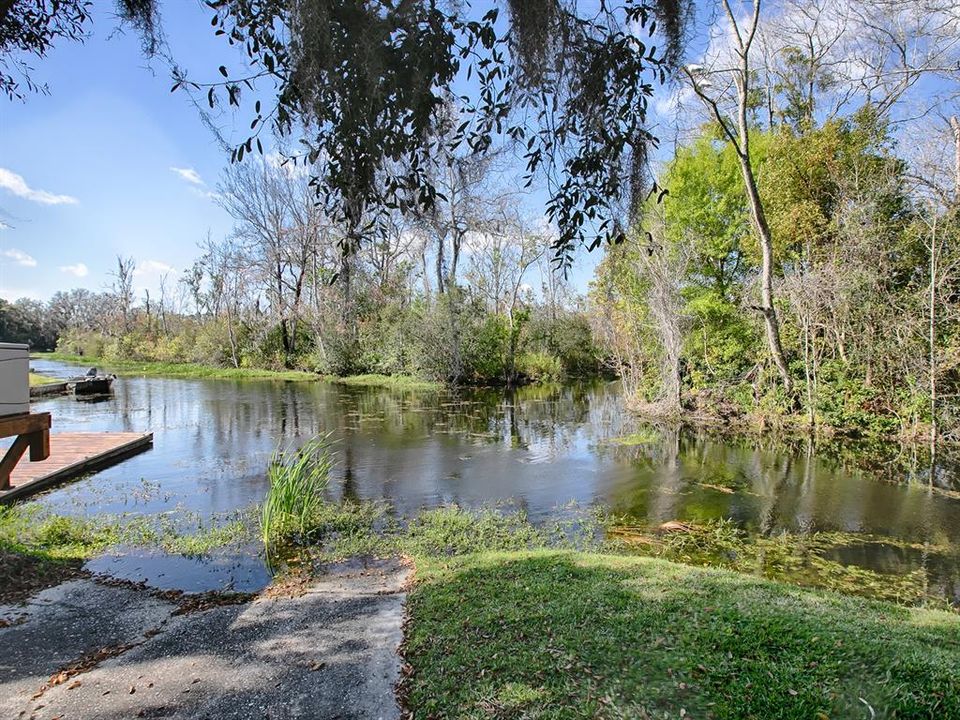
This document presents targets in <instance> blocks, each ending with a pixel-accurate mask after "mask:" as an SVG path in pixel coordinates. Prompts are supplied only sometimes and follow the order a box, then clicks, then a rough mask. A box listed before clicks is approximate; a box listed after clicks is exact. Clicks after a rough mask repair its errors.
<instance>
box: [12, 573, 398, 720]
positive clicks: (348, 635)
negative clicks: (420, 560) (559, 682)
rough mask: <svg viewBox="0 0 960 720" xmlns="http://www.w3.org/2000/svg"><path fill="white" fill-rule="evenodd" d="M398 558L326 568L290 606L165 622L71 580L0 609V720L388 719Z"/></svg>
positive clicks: (154, 604)
mask: <svg viewBox="0 0 960 720" xmlns="http://www.w3.org/2000/svg"><path fill="white" fill-rule="evenodd" d="M408 574H409V572H408V570H407V569H406V568H405V567H403V566H402V565H401V564H399V563H398V562H392V561H391V562H385V563H377V564H376V565H373V566H368V567H359V566H350V567H342V568H339V569H336V570H334V571H333V572H331V574H329V575H327V576H324V577H323V578H321V579H320V580H319V581H317V582H316V583H314V584H313V585H312V586H310V587H309V588H308V589H307V590H306V592H304V593H303V594H302V595H299V596H297V597H282V598H268V597H262V598H257V599H255V600H253V601H251V602H247V603H243V604H239V605H222V606H217V607H213V608H212V609H208V610H202V611H196V612H189V613H186V614H179V615H178V614H175V612H176V611H177V609H178V606H177V605H175V604H174V603H172V602H169V601H167V600H163V599H159V598H157V597H155V596H154V595H152V594H150V593H149V592H146V591H142V590H137V589H135V588H129V587H124V586H120V587H115V586H107V585H103V584H100V583H98V582H96V581H95V580H86V579H85V580H75V581H71V582H67V583H64V584H62V585H59V586H57V587H54V588H50V589H48V590H45V591H43V592H41V593H39V594H38V595H37V596H35V597H34V598H33V599H32V600H31V601H29V602H28V603H27V605H26V606H20V607H15V606H0V619H3V620H6V621H8V622H10V621H13V623H14V624H12V625H9V626H7V627H3V628H0V717H3V718H22V719H24V720H26V719H27V718H34V719H36V720H52V719H53V718H60V719H61V720H94V719H97V720H99V719H101V718H102V719H104V720H108V719H109V720H113V719H116V720H120V719H121V718H123V719H124V720H126V719H128V718H138V717H140V718H171V719H173V718H176V719H178V720H179V719H183V720H187V719H188V718H210V719H211V720H214V719H216V720H227V719H230V718H237V719H238V720H239V719H240V718H243V719H244V720H247V719H251V720H252V719H254V718H270V719H272V720H279V719H280V718H317V719H322V718H374V719H377V718H383V719H384V720H386V719H389V718H399V716H400V712H399V708H398V707H397V704H396V699H395V694H394V686H395V684H396V682H397V680H398V679H399V674H400V659H399V657H398V655H397V649H398V647H399V645H400V642H401V640H402V628H401V625H402V620H403V603H404V601H405V594H404V592H403V588H404V586H405V583H406V580H407V578H408Z"/></svg>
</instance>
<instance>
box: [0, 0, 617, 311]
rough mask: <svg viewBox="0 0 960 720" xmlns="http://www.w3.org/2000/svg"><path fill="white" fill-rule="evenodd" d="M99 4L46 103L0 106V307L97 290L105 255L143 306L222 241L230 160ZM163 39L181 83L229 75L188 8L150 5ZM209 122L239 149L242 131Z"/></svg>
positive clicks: (47, 77) (587, 266)
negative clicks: (223, 184) (129, 268)
mask: <svg viewBox="0 0 960 720" xmlns="http://www.w3.org/2000/svg"><path fill="white" fill-rule="evenodd" d="M111 6H112V3H107V2H103V3H96V4H95V7H96V12H95V14H94V17H93V23H92V27H91V32H90V36H89V37H88V38H87V40H86V41H85V42H84V43H83V44H80V43H70V42H60V43H58V45H57V46H56V47H55V48H54V49H53V51H52V52H51V53H50V54H49V55H48V56H47V57H46V58H44V59H43V60H39V61H35V62H33V63H32V65H33V67H34V68H35V72H34V74H33V78H34V80H35V81H38V82H39V83H46V84H47V85H48V86H49V91H50V92H49V94H47V95H44V94H31V95H28V96H27V98H26V100H25V101H23V102H21V101H9V100H6V99H5V98H0V223H2V227H0V298H3V299H5V300H14V299H17V298H21V297H27V298H31V299H38V300H47V299H49V298H50V296H51V295H53V293H55V292H56V291H58V290H65V289H70V288H75V287H84V288H88V289H91V290H103V289H105V288H106V287H108V286H109V284H110V283H111V282H112V278H111V272H112V270H113V269H114V268H115V267H116V261H117V256H123V257H125V258H127V257H132V258H133V259H134V260H135V262H136V267H137V269H136V272H135V290H136V294H137V296H138V297H139V298H142V297H143V293H144V291H145V290H149V291H150V292H151V293H153V294H155V293H157V292H158V290H159V285H160V280H161V277H162V276H163V275H164V274H166V275H167V276H168V278H169V279H168V281H167V287H170V286H171V285H172V284H173V283H174V281H175V279H176V278H178V277H179V276H180V275H181V273H182V272H183V271H184V270H185V269H186V268H188V267H189V266H190V265H191V264H192V263H193V261H194V259H196V257H197V256H198V255H199V254H200V253H199V250H198V243H199V242H201V241H203V240H204V239H205V238H206V236H207V234H208V232H209V233H210V234H211V235H212V236H213V237H222V236H224V235H226V234H228V233H229V231H230V229H231V226H232V223H231V220H230V218H229V216H228V215H227V214H226V213H225V211H223V210H222V209H221V208H219V207H218V206H217V205H216V203H215V202H214V201H213V199H212V198H211V195H212V193H213V192H214V191H215V189H216V184H217V178H218V176H219V174H220V172H221V170H222V169H223V167H224V166H225V165H227V164H228V162H229V158H228V157H227V155H226V154H225V153H224V151H223V150H222V149H221V148H220V146H219V145H218V143H217V142H216V140H215V138H214V135H213V133H212V132H211V131H210V130H209V129H207V128H206V127H205V126H204V125H203V123H202V122H201V119H200V115H199V113H198V111H197V110H196V108H195V107H194V106H193V105H192V104H191V101H190V98H189V97H188V96H187V95H186V94H185V93H183V92H181V91H178V92H175V93H171V91H170V88H171V86H172V81H171V80H170V72H169V70H168V67H167V65H166V63H165V62H164V61H163V60H160V59H157V60H153V61H148V60H147V59H146V58H145V56H144V54H143V53H142V51H141V47H140V39H139V37H138V36H137V34H136V33H135V32H134V31H133V30H127V31H126V32H123V31H119V30H118V27H119V24H118V22H117V19H116V18H115V17H114V16H113V13H112V12H110V9H111ZM162 12H163V16H162V20H163V28H164V34H165V36H166V39H167V41H168V43H169V46H170V52H171V54H172V56H173V57H174V58H175V60H176V61H177V63H178V64H179V65H181V66H182V67H185V68H187V70H188V72H189V75H190V77H191V78H192V79H195V80H199V81H202V80H204V79H209V78H219V75H218V74H217V68H218V67H219V66H220V65H221V64H227V65H228V66H230V61H231V60H233V61H234V65H236V63H237V62H239V58H238V55H237V54H236V49H235V48H231V47H229V46H228V45H227V44H226V43H225V42H224V41H223V40H222V39H221V38H217V37H216V36H214V34H213V30H212V28H211V26H210V17H211V16H210V13H209V10H207V9H205V8H204V7H203V5H202V4H201V3H200V2H198V1H197V0H177V2H166V3H164V4H163V5H162ZM217 122H218V123H219V124H220V130H221V132H223V133H224V134H225V136H226V137H227V138H228V139H230V138H231V137H232V138H233V139H235V140H238V141H239V140H242V139H245V138H246V135H247V132H246V131H247V130H248V125H247V123H248V122H249V118H248V117H247V116H246V115H240V116H239V118H238V119H237V122H238V123H239V125H240V126H238V127H234V126H233V122H234V121H233V119H232V118H231V117H230V116H226V115H225V116H223V117H222V118H219V119H218V120H217ZM599 256H600V253H597V252H595V253H592V254H589V255H588V254H584V257H583V258H581V259H580V261H578V263H577V265H576V267H575V268H574V272H573V275H572V277H571V280H572V281H573V284H574V286H575V287H576V288H577V290H578V291H580V292H584V291H585V290H586V288H587V283H588V282H589V279H590V277H591V275H592V272H593V268H594V266H595V265H596V263H597V262H598V261H599V259H600V257H599Z"/></svg>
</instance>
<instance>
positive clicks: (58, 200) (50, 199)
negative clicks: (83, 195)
mask: <svg viewBox="0 0 960 720" xmlns="http://www.w3.org/2000/svg"><path fill="white" fill-rule="evenodd" d="M0 188H3V189H5V190H7V191H8V192H11V193H13V194H14V195H16V196H17V197H19V198H23V199H24V200H30V201H31V202H35V203H40V204H41V205H77V204H78V203H79V202H80V201H79V200H77V199H76V198H75V197H72V196H70V195H55V194H54V193H50V192H47V191H46V190H35V189H34V188H32V187H30V186H29V185H27V181H26V180H24V179H23V178H22V177H21V176H20V175H17V174H16V173H15V172H12V171H10V170H7V169H6V168H0Z"/></svg>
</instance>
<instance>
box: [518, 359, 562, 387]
mask: <svg viewBox="0 0 960 720" xmlns="http://www.w3.org/2000/svg"><path fill="white" fill-rule="evenodd" d="M517 376H518V377H519V378H521V379H523V380H526V381H528V382H534V383H542V382H558V381H560V380H563V377H564V369H563V363H561V362H560V358H558V357H556V356H554V355H551V354H550V353H546V352H524V353H520V355H519V356H518V357H517Z"/></svg>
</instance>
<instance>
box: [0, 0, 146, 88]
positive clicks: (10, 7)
mask: <svg viewBox="0 0 960 720" xmlns="http://www.w3.org/2000/svg"><path fill="white" fill-rule="evenodd" d="M92 8H93V3H92V2H91V0H0V90H2V91H3V92H5V93H6V94H7V97H8V98H9V99H11V100H13V99H20V100H23V99H24V98H25V93H26V92H47V87H46V86H45V85H37V84H36V83H34V82H33V80H32V78H31V72H32V70H33V68H31V67H30V65H29V64H28V62H29V61H28V59H26V58H27V57H29V56H33V57H34V58H36V59H38V60H42V59H43V58H44V57H46V55H47V53H48V52H49V51H50V49H51V48H52V47H53V45H54V43H55V42H57V41H59V40H68V41H82V40H83V39H84V37H85V36H86V28H87V26H88V25H89V24H90V22H91V16H90V12H91V10H92ZM116 8H117V14H118V16H119V17H120V20H121V22H122V23H126V24H129V25H132V26H133V27H134V28H136V29H137V30H138V31H140V33H141V36H142V37H143V39H144V49H145V50H147V51H148V52H153V51H154V50H155V49H156V37H157V36H156V33H157V31H158V26H157V8H156V0H117V2H116ZM24 56H26V57H24ZM24 85H25V86H26V87H24Z"/></svg>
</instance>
